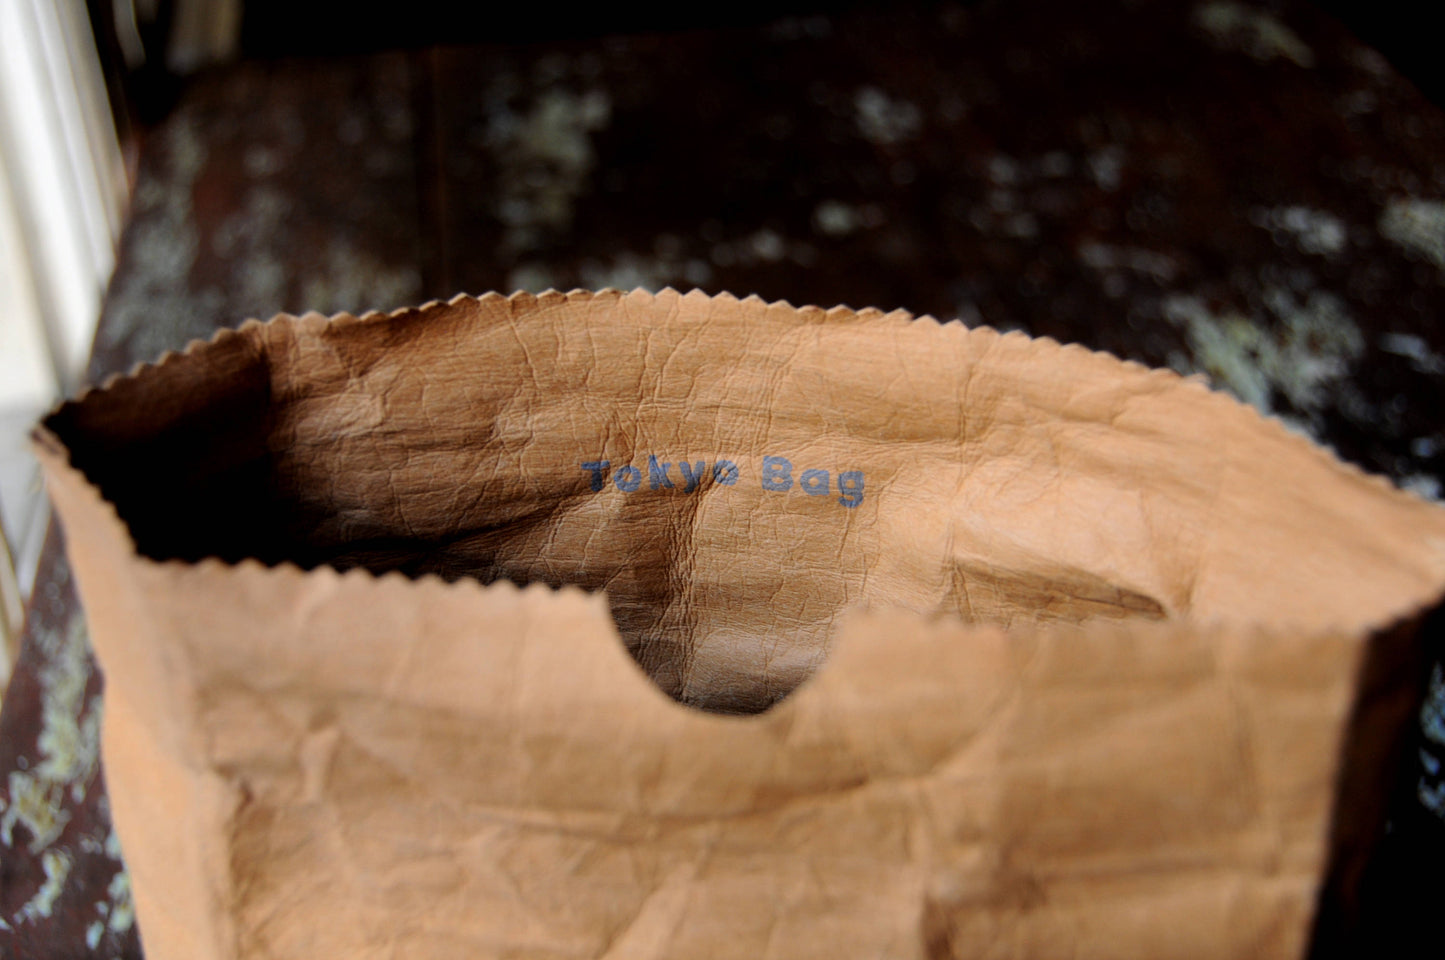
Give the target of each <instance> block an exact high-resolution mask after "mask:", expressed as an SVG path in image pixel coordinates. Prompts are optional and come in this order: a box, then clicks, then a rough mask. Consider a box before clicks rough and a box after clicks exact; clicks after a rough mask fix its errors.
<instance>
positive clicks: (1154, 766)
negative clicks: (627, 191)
mask: <svg viewBox="0 0 1445 960" xmlns="http://www.w3.org/2000/svg"><path fill="white" fill-rule="evenodd" d="M200 438H204V443H202V442H201V439H200ZM38 441H39V442H38V446H39V450H40V453H41V456H42V460H43V462H44V464H45V466H46V469H47V473H48V476H49V478H50V482H51V491H52V496H53V497H54V499H55V501H56V503H57V506H58V508H59V510H60V512H61V515H62V517H63V519H64V521H65V524H66V530H67V535H68V538H69V544H70V551H71V554H72V558H73V561H74V564H75V567H76V570H77V575H78V577H79V579H80V584H81V589H82V593H83V596H84V601H85V603H86V607H87V611H88V614H89V616H90V619H91V624H92V632H93V635H94V641H95V644H96V648H97V653H98V654H99V656H100V658H101V662H102V665H103V667H104V669H105V672H106V680H107V711H106V719H105V734H104V750H105V763H106V775H107V781H108V784H109V786H110V789H111V793H112V803H113V807H114V815H115V820H116V825H117V830H118V831H119V832H120V835H121V838H122V841H123V843H124V846H125V851H126V857H127V861H128V864H129V866H130V869H131V873H132V878H133V882H134V886H135V894H136V901H137V909H138V914H139V918H140V923H141V927H142V935H143V937H144V940H145V945H146V949H147V955H148V956H152V957H157V958H161V960H165V958H167V957H216V958H221V957H226V958H231V957H292V956H295V957H303V956H316V955H321V954H324V955H335V956H364V955H371V954H375V955H388V956H390V955H395V956H406V957H431V956H437V957H441V956H455V955H457V953H458V952H464V953H466V954H467V955H476V956H499V957H500V956H528V957H574V956H589V957H602V956H607V957H650V956H655V957H676V956H689V957H718V958H721V957H739V958H743V957H764V956H778V957H823V956H829V957H832V956H838V955H848V956H887V957H946V956H958V957H965V956H966V957H979V956H1011V957H1012V956H1028V957H1053V956H1058V955H1061V954H1070V955H1074V956H1079V957H1110V956H1151V957H1235V956H1246V955H1248V956H1280V957H1285V956H1297V955H1299V954H1300V953H1301V951H1302V950H1303V949H1304V947H1305V945H1306V942H1307V938H1308V936H1309V930H1310V924H1311V922H1312V917H1313V914H1314V909H1315V903H1316V898H1317V896H1318V894H1319V890H1320V887H1321V885H1322V883H1324V880H1325V875H1326V871H1327V868H1328V866H1329V863H1328V861H1329V857H1330V855H1331V854H1330V851H1331V821H1332V817H1335V818H1336V819H1337V820H1338V817H1337V816H1336V814H1337V810H1338V808H1337V799H1338V797H1339V791H1338V790H1337V777H1338V776H1339V771H1340V764H1341V755H1342V751H1343V750H1344V749H1345V739H1346V731H1347V729H1349V728H1350V727H1349V724H1350V723H1351V716H1352V711H1354V712H1355V713H1354V715H1355V716H1356V719H1358V713H1359V710H1360V709H1361V707H1362V705H1361V704H1360V703H1359V702H1358V693H1359V678H1360V673H1361V670H1362V665H1363V663H1364V660H1365V658H1366V656H1374V655H1375V654H1376V653H1378V652H1379V651H1378V650H1374V649H1373V647H1378V646H1379V645H1381V644H1385V643H1391V644H1404V645H1406V646H1408V644H1409V643H1410V640H1411V638H1410V636H1409V631H1408V630H1403V631H1402V630H1397V631H1395V632H1394V633H1391V634H1389V635H1388V637H1386V635H1383V634H1379V631H1381V630H1382V629H1383V628H1385V627H1388V626H1391V625H1392V624H1394V623H1396V622H1397V621H1401V620H1408V618H1409V617H1412V616H1414V615H1416V614H1417V613H1419V612H1421V611H1422V610H1424V609H1425V608H1427V607H1429V606H1432V605H1433V604H1434V603H1436V602H1437V601H1438V599H1439V597H1440V595H1441V592H1442V588H1445V511H1441V510H1440V509H1439V508H1437V507H1434V506H1431V505H1428V504H1426V503H1424V502H1422V501H1420V500H1418V499H1416V498H1413V497H1410V496H1407V495H1404V494H1400V493H1398V492H1396V491H1393V490H1391V489H1389V488H1388V486H1387V485H1386V484H1385V483H1384V482H1383V481H1380V480H1378V479H1374V478H1369V477H1366V476H1364V475H1362V474H1360V473H1358V472H1357V471H1355V470H1353V469H1352V468H1349V467H1346V466H1343V465H1341V464H1340V463H1339V462H1338V461H1337V460H1335V459H1334V458H1333V457H1332V456H1331V455H1330V454H1328V453H1327V452H1325V451H1323V450H1320V449H1318V448H1316V447H1314V446H1312V445H1310V444H1309V443H1308V442H1307V441H1305V440H1303V439H1302V438H1299V437H1297V436H1294V435H1291V434H1289V433H1287V432H1286V431H1285V430H1284V429H1283V428H1282V427H1281V426H1279V425H1278V424H1277V423H1274V422H1271V421H1265V420H1262V419H1260V418H1259V417H1258V416H1257V415H1256V414H1255V413H1253V412H1252V411H1250V410H1248V409H1247V408H1244V407H1243V406H1241V405H1239V404H1237V403H1235V402H1234V401H1232V400H1230V399H1228V398H1227V397H1224V396H1222V395H1220V394H1215V393H1211V392H1210V391H1208V390H1207V389H1206V388H1205V387H1204V386H1203V385H1201V384H1199V383H1196V382H1192V381H1187V380H1181V379H1180V378H1178V377H1177V376H1175V375H1173V374H1171V373H1167V372H1161V371H1148V370H1145V369H1143V368H1141V367H1138V366H1136V365H1130V364H1125V363H1121V362H1119V361H1117V360H1115V359H1113V358H1111V357H1108V356H1105V355H1100V354H1094V353H1090V352H1088V351H1086V350H1083V349H1081V348H1077V347H1060V346H1059V345H1057V344H1054V343H1052V342H1049V341H1032V340H1029V339H1028V338H1026V337H1023V336H1021V335H1017V334H1012V335H1006V336H1005V335H999V334H997V333H995V332H993V331H990V330H983V329H980V330H972V331H969V330H965V329H963V328H962V327H960V326H958V325H948V326H942V327H940V326H938V325H937V324H935V323H933V321H931V320H928V319H926V318H925V319H923V320H919V321H913V320H911V319H910V318H907V317H905V316H903V315H899V314H893V315H887V316H885V315H882V314H880V313H877V312H876V311H865V312H863V313H858V314H855V313H853V312H851V311H847V310H842V309H840V310H834V311H828V312H825V311H822V310H818V309H816V308H803V309H795V308H793V307H791V306H788V305H787V304H773V305H768V304H764V303H762V302H761V301H757V300H747V301H737V300H735V299H732V298H729V297H719V298H708V297H705V296H703V295H701V294H690V295H687V296H685V297H684V296H680V295H677V294H674V293H672V292H671V291H667V292H664V293H662V294H658V295H656V296H653V295H649V294H644V293H641V292H637V293H633V294H628V295H623V294H618V293H615V292H604V293H601V294H596V295H593V294H585V293H581V292H577V293H574V294H569V295H561V294H555V295H545V296H543V297H541V298H533V297H530V296H525V295H518V296H516V297H513V298H510V299H508V298H502V297H496V296H489V297H486V298H483V299H481V300H473V299H470V298H459V299H458V300H456V301H453V302H452V303H450V304H437V305H431V306H429V307H426V308H422V309H420V310H416V311H402V312H399V313H398V314H395V315H392V316H390V317H383V316H379V315H376V316H370V317H366V318H362V319H360V320H357V319H354V318H347V317H342V318H338V319H336V320H333V321H329V322H328V321H326V320H324V319H322V318H319V317H308V318H302V319H300V320H295V319H291V318H281V319H278V320H276V321H274V322H272V323H270V324H255V323H252V324H248V325H246V326H244V327H242V328H241V329H240V330H239V331H237V332H229V333H223V334H222V335H220V336H219V337H218V338H217V339H216V340H215V341H213V342H212V343H210V344H208V345H205V346H200V347H197V348H194V349H192V350H191V351H188V352H187V354H185V355H184V356H179V357H175V356H173V357H171V358H169V359H167V360H165V361H163V362H162V363H160V364H159V365H158V366H155V367H151V368H145V369H142V370H139V371H138V372H137V373H136V374H135V375H133V377H131V378H124V379H121V380H118V381H115V382H113V383H111V384H110V385H108V386H107V388H105V389H104V390H102V391H99V392H96V393H93V394H90V395H89V396H87V397H85V398H83V400H82V401H81V402H80V403H79V404H76V405H71V406H68V407H66V408H63V409H62V410H61V411H60V412H59V413H58V414H57V415H56V416H54V417H52V418H51V419H50V420H49V421H47V429H45V430H42V431H41V432H40V434H39V435H38ZM136 451H144V458H141V459H137V457H136V455H135V452H136ZM197 451H204V454H205V455H199V454H198V453H197ZM654 458H655V463H654ZM765 458H776V459H767V460H765ZM684 461H685V462H687V463H688V465H689V470H688V471H687V473H686V474H684V472H683V471H682V468H681V463H682V462H684ZM780 461H786V463H787V470H786V477H787V479H788V480H789V481H790V483H789V485H788V486H787V487H786V489H783V483H782V478H783V476H784V470H783V467H782V465H781V463H780ZM603 462H606V464H607V466H606V467H605V468H604V467H601V466H599V465H600V464H602V463H603ZM720 462H726V463H729V464H731V465H732V466H733V467H734V468H735V469H736V474H735V475H734V474H731V473H729V472H727V471H726V470H724V471H723V472H718V471H717V469H716V468H717V465H718V464H719V463H720ZM698 463H702V464H703V465H704V466H703V468H701V469H698V468H696V464H698ZM72 464H73V465H72ZM257 464H263V465H264V467H265V470H264V478H265V479H264V483H262V484H260V485H259V486H258V485H255V484H252V483H251V482H250V481H251V480H253V479H254V478H255V477H256V476H257V475H258V474H256V473H255V472H254V470H253V468H255V467H256V465H257ZM589 464H590V465H592V466H588V465H589ZM77 467H78V468H80V469H76V468H77ZM625 467H632V468H634V469H636V471H637V473H636V479H637V484H636V487H635V489H628V488H629V486H631V480H632V475H631V474H626V473H622V472H621V471H622V470H623V468H625ZM82 470H83V471H84V473H82V472H81V471H82ZM809 470H812V471H817V472H815V473H812V474H810V476H811V477H812V481H811V485H810V486H808V487H805V486H804V484H803V477H804V474H805V471H809ZM770 471H771V472H770ZM821 473H826V476H827V480H826V483H824V481H823V480H822V479H821V476H820V474H821ZM659 475H660V476H659ZM845 475H848V476H849V477H850V479H848V480H846V481H845V480H844V479H843V478H844V476H845ZM689 477H691V478H693V479H695V483H694V482H689V479H688V478H689ZM728 477H732V478H733V481H734V482H731V483H728V482H724V481H725V479H726V478H728ZM854 477H856V480H855V479H852V478H854ZM87 478H88V480H89V481H90V482H87ZM765 480H768V481H770V483H764V481H765ZM664 481H665V482H664ZM92 483H94V484H96V485H98V487H99V494H104V495H105V496H108V497H111V498H112V499H114V500H115V501H116V502H117V504H118V507H119V511H120V515H121V516H122V517H124V518H125V520H126V521H127V522H128V523H129V524H130V528H129V530H128V529H127V527H126V526H125V524H123V523H122V522H121V521H120V520H119V518H118V517H117V515H116V513H115V511H114V510H113V509H112V508H111V506H110V505H109V504H108V503H106V502H104V501H103V500H102V499H101V496H100V495H99V494H98V492H97V490H96V487H95V486H92V485H91V484H92ZM770 485H771V487H772V489H770V488H769V486H770ZM820 490H822V491H824V492H818V491H820ZM138 491H144V492H138ZM181 518H183V519H181ZM256 518H265V523H264V524H258V523H254V522H252V521H253V520H255V519H256ZM178 521H179V522H178ZM132 535H134V536H133V537H132ZM137 545H139V552H138V551H137ZM211 553H216V554H219V555H220V556H222V557H223V558H224V559H226V560H239V559H240V558H241V557H244V556H248V555H256V556H260V557H261V559H263V560H266V561H268V562H270V563H276V562H278V561H292V562H291V563H286V562H281V563H280V565H279V566H274V567H267V566H265V565H263V564H261V563H257V562H254V561H248V562H242V563H239V564H230V563H223V562H220V561H218V560H201V559H200V558H202V557H206V556H208V555H209V554H211ZM196 561H199V562H196ZM295 564H300V566H297V565H295ZM333 565H334V566H339V567H358V566H359V567H364V568H369V569H370V570H378V569H390V570H394V571H399V572H397V573H392V574H390V575H387V576H384V577H380V578H378V577H376V576H374V575H373V574H372V573H370V572H368V570H367V569H356V570H353V571H352V572H350V573H346V574H344V575H341V574H338V573H336V572H335V571H334V570H333V569H331V566H333ZM302 567H306V568H314V569H310V570H309V572H307V571H305V570H303V569H302ZM403 573H404V574H408V575H410V576H404V575H402V574H403ZM430 574H437V575H439V576H430ZM506 580H512V581H516V582H520V583H533V584H534V585H533V586H531V587H528V588H527V589H523V590H519V589H518V588H516V587H515V586H512V585H511V584H509V583H506V582H497V581H506ZM446 581H454V582H450V583H448V582H446ZM478 581H482V582H483V583H492V584H493V585H491V586H482V585H481V584H479V583H478ZM562 584H573V585H575V587H582V588H585V590H579V589H576V588H575V587H569V588H568V589H563V590H560V591H556V590H554V589H553V588H554V587H556V586H559V585H562ZM589 590H590V591H596V592H590V593H589V592H585V591H589ZM604 591H605V592H604ZM1144 621H1158V622H1152V623H1151V622H1144ZM1372 636H1379V637H1386V638H1384V639H1376V640H1373V641H1372V640H1371V639H1370V638H1371V637H1372ZM629 653H630V654H631V656H629V655H628V654H629ZM1406 659H1408V658H1406ZM639 664H640V665H641V667H642V668H644V669H645V670H646V673H644V672H643V669H639V666H638V665H639ZM649 674H650V675H651V679H649V676H648V675H649ZM810 678H811V679H810ZM654 681H655V684H654ZM800 684H801V688H799V685H800ZM1407 685H1408V684H1407ZM659 687H661V688H662V689H661V690H659ZM795 688H798V689H797V692H796V693H795V694H794V695H793V696H791V697H788V698H787V699H785V700H782V702H781V703H777V701H778V700H779V699H780V698H782V697H784V696H786V695H787V694H788V693H790V692H791V691H793V690H794V689H795ZM663 691H665V692H666V693H667V694H671V695H672V697H674V698H676V699H677V700H681V701H683V703H677V702H675V701H674V700H673V699H670V698H669V697H668V696H665V695H664V692H663ZM1393 693H1396V694H1398V693H1400V691H1399V690H1394V691H1393ZM775 703H776V705H775V706H771V705H773V704H775ZM685 704H687V705H685ZM769 706H771V709H768V710H767V711H766V712H763V713H761V714H758V715H755V716H722V715H718V714H717V713H704V712H701V711H699V710H697V709H694V707H704V708H707V709H709V710H713V711H721V712H723V713H756V712H757V711H759V710H762V709H764V708H767V707H769ZM1400 712H1401V711H1400V710H1399V709H1395V713H1396V714H1399V713H1400ZM1391 722H1392V723H1394V724H1395V727H1396V728H1397V729H1398V726H1399V724H1400V723H1402V722H1403V717H1402V716H1395V717H1394V719H1393V720H1392V721H1391ZM1380 762H1381V763H1383V762H1385V758H1381V760H1380ZM1337 826H1338V825H1337ZM1337 833H1338V830H1337ZM1336 841H1337V842H1336V846H1335V854H1336V856H1338V855H1339V846H1338V837H1336Z"/></svg>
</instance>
